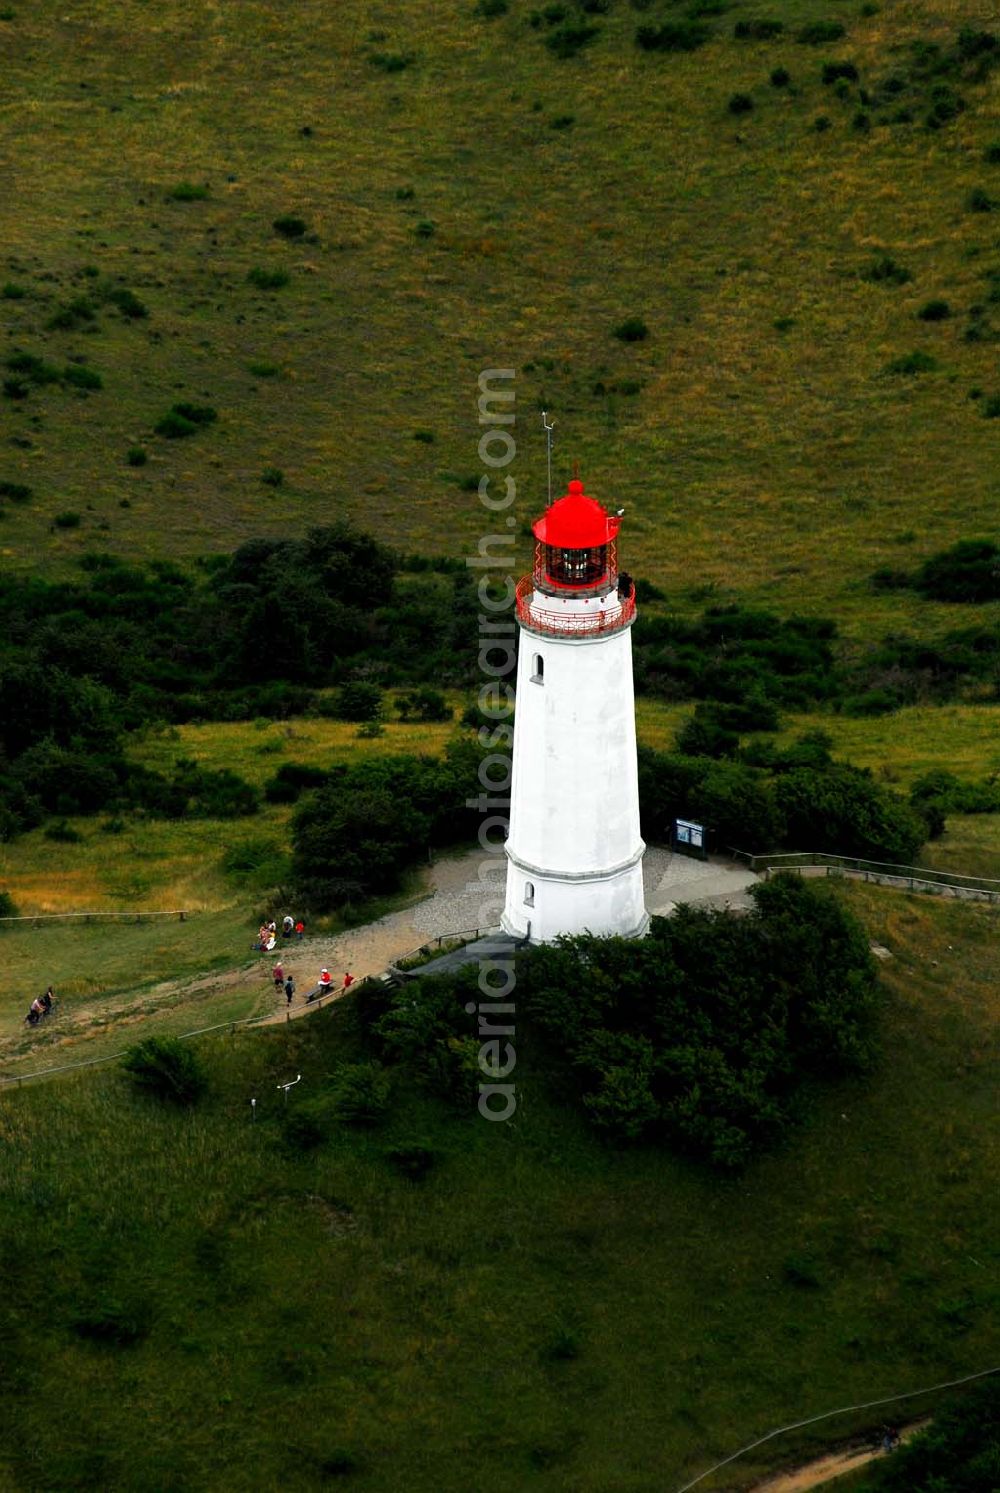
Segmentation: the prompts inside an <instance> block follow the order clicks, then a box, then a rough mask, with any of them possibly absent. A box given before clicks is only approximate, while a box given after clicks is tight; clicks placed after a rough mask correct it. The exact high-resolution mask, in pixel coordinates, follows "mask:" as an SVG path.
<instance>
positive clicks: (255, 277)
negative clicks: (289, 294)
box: [247, 265, 291, 290]
mask: <svg viewBox="0 0 1000 1493" xmlns="http://www.w3.org/2000/svg"><path fill="white" fill-rule="evenodd" d="M290 279H291V276H290V275H289V273H288V271H287V270H266V269H263V268H261V266H260V265H256V266H255V267H254V268H253V269H252V270H250V272H249V273H248V275H247V280H248V281H249V283H250V284H251V285H255V286H256V287H257V289H258V290H281V288H282V286H284V285H287V284H288V282H289V280H290Z"/></svg>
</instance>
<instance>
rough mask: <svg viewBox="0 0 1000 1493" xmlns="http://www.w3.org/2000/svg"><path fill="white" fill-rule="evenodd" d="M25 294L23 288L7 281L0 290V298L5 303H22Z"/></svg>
mask: <svg viewBox="0 0 1000 1493" xmlns="http://www.w3.org/2000/svg"><path fill="white" fill-rule="evenodd" d="M27 294H28V292H27V291H26V290H25V288H24V286H23V285H15V284H14V282H13V280H8V281H7V283H6V284H5V285H4V286H3V287H2V288H0V296H2V297H3V299H4V300H5V301H23V300H24V298H25V296H26V295H27Z"/></svg>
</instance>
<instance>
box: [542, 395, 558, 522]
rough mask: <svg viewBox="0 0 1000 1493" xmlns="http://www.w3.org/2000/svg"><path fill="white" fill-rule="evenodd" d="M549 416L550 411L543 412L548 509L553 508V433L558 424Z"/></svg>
mask: <svg viewBox="0 0 1000 1493" xmlns="http://www.w3.org/2000/svg"><path fill="white" fill-rule="evenodd" d="M547 415H548V411H547V410H542V429H543V430H544V431H545V454H546V457H547V461H548V469H549V501H548V503H547V504H546V506H547V507H548V508H551V507H552V432H553V430H554V429H555V424H556V422H555V421H554V420H552V421H550V420H548V419H547V418H546V416H547Z"/></svg>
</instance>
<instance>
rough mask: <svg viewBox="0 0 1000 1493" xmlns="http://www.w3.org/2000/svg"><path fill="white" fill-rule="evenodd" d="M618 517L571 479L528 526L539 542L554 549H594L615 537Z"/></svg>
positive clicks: (577, 481) (581, 484) (579, 483)
mask: <svg viewBox="0 0 1000 1493" xmlns="http://www.w3.org/2000/svg"><path fill="white" fill-rule="evenodd" d="M619 526H620V520H619V519H617V518H613V517H611V516H610V515H609V514H608V513H607V512H606V511H605V510H604V509H603V508H602V507H601V505H600V503H599V502H598V501H597V499H596V498H591V497H588V496H587V494H586V493H585V492H584V490H583V483H582V482H580V481H579V480H577V479H576V478H574V480H573V481H572V482H571V483H570V485H569V491H568V492H567V493H566V494H565V495H564V496H563V497H561V498H559V499H558V500H557V501H556V502H555V503H553V504H552V507H551V508H547V509H546V511H545V512H544V513H543V514H542V516H541V518H539V519H536V521H535V522H534V523H533V524H532V526H531V532H532V533H533V534H534V536H535V538H536V539H538V540H540V542H541V543H542V544H548V545H551V546H552V547H553V548H554V549H570V550H583V549H594V548H595V547H596V546H598V545H603V544H608V543H609V542H610V541H611V540H612V539H614V538H615V536H616V534H617V533H618V529H619Z"/></svg>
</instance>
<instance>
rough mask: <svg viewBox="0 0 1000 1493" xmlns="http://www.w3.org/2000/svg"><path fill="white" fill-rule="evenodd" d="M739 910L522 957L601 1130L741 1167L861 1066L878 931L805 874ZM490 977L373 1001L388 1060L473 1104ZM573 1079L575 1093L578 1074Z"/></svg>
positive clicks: (564, 1064) (561, 1058)
mask: <svg viewBox="0 0 1000 1493" xmlns="http://www.w3.org/2000/svg"><path fill="white" fill-rule="evenodd" d="M754 896H755V899H756V907H755V909H754V911H753V913H751V914H750V915H748V916H746V917H742V918H734V917H730V916H727V915H725V914H723V913H715V912H706V911H701V910H697V909H692V908H682V909H681V910H680V911H679V912H678V914H677V915H676V916H674V917H671V918H657V919H654V921H653V926H652V929H651V932H650V935H649V937H648V938H646V939H644V940H642V941H640V942H639V943H636V942H635V941H631V940H625V939H618V938H592V937H587V936H584V937H575V938H565V939H561V940H560V941H559V942H558V943H557V944H555V945H548V946H546V947H542V948H538V949H532V950H531V951H529V952H528V953H527V954H526V955H524V956H522V959H521V960H520V961H519V966H520V967H519V979H518V990H519V1012H520V1018H519V1019H521V1020H522V1021H523V1019H524V1018H527V1022H528V1024H529V1029H530V1028H534V1029H535V1030H536V1032H538V1033H539V1034H541V1036H542V1038H543V1041H544V1042H545V1044H546V1047H548V1046H549V1042H551V1049H550V1050H549V1051H547V1052H546V1056H545V1062H544V1068H545V1071H546V1072H547V1073H556V1074H559V1073H560V1071H562V1073H563V1075H564V1076H565V1078H566V1079H567V1080H570V1081H571V1086H572V1089H573V1090H574V1091H575V1092H577V1093H579V1094H580V1095H581V1097H582V1100H583V1105H584V1108H585V1110H586V1112H587V1115H588V1117H589V1118H590V1120H591V1121H592V1122H593V1124H594V1125H595V1126H596V1127H597V1128H598V1129H599V1130H601V1131H602V1132H603V1133H605V1134H606V1135H607V1136H609V1137H610V1138H613V1139H615V1140H636V1139H640V1138H648V1139H651V1140H662V1141H666V1142H667V1143H669V1144H671V1145H673V1146H676V1147H678V1148H680V1149H682V1150H684V1151H686V1152H689V1153H692V1154H694V1155H696V1156H698V1157H701V1158H703V1159H706V1160H708V1161H710V1162H711V1163H713V1164H714V1165H717V1166H723V1167H736V1166H741V1165H743V1164H744V1163H745V1162H746V1161H747V1160H748V1159H749V1158H750V1156H751V1155H752V1154H753V1152H754V1151H755V1150H756V1149H758V1148H759V1147H760V1146H762V1145H764V1144H766V1143H768V1142H771V1141H774V1140H775V1139H776V1138H777V1137H778V1136H780V1134H781V1133H782V1131H783V1130H784V1129H785V1128H786V1127H787V1126H788V1125H789V1123H790V1121H791V1118H792V1114H793V1105H794V1098H795V1093H796V1090H797V1089H798V1088H799V1086H800V1085H801V1084H802V1082H803V1081H804V1080H806V1079H809V1078H813V1077H823V1078H829V1077H832V1076H836V1075H837V1074H839V1073H844V1072H850V1071H855V1070H857V1069H858V1068H861V1067H863V1066H864V1065H865V1064H866V1063H867V1062H868V1061H869V1059H870V1057H871V1055H872V1051H873V1044H874V1035H873V1025H874V1023H873V1015H874V1010H875V1004H876V983H875V970H874V966H873V961H872V957H871V955H870V953H869V951H868V940H867V937H866V935H865V933H864V930H863V929H862V928H861V927H860V925H859V924H858V923H857V922H856V921H855V920H854V919H853V918H852V917H851V916H850V915H849V914H848V913H847V912H845V911H844V910H843V909H842V908H841V907H840V905H839V904H838V903H837V902H836V901H835V900H833V899H832V898H831V897H830V896H829V895H828V894H825V893H822V892H819V891H817V890H815V889H814V888H813V887H812V886H811V885H810V884H809V883H807V882H804V881H803V880H802V879H801V878H799V877H795V876H779V877H776V878H775V879H774V880H773V881H771V882H769V883H767V884H762V885H760V886H758V887H757V888H756V889H755V892H754ZM479 998H480V997H479V994H478V991H477V985H476V971H475V970H474V969H473V970H470V971H465V972H463V973H462V974H460V975H459V976H456V977H454V978H444V977H434V976H425V977H423V978H421V979H420V980H416V981H411V982H410V983H408V984H407V985H406V986H405V987H404V988H403V989H402V990H399V991H395V992H386V991H384V990H381V989H379V990H373V991H372V992H371V993H370V994H365V993H364V992H362V995H361V996H359V1006H360V1007H361V1008H364V1007H365V1006H366V1005H367V1006H368V1007H369V1009H367V1010H366V1011H365V1012H364V1021H363V1026H364V1028H365V1029H366V1030H367V1032H368V1034H369V1040H370V1041H371V1042H372V1044H373V1045H374V1047H375V1050H376V1051H377V1052H378V1054H379V1055H380V1056H381V1057H383V1058H384V1059H386V1060H388V1061H390V1062H394V1063H403V1064H406V1065H407V1066H408V1067H409V1068H410V1070H411V1072H412V1073H413V1074H414V1076H415V1077H417V1078H418V1080H419V1081H420V1082H422V1083H424V1084H425V1085H427V1086H428V1087H430V1088H431V1089H433V1090H434V1091H435V1092H437V1093H439V1094H441V1095H442V1096H444V1097H446V1098H448V1099H449V1100H451V1101H453V1102H458V1103H462V1104H468V1103H469V1102H470V1100H472V1099H473V1096H474V1093H475V1085H476V1082H477V1062H476V1054H477V1049H478V1041H477V1039H476V1035H475V1029H474V1020H475V1018H474V1017H470V1015H469V1014H468V1009H467V1008H468V1007H471V1008H473V1009H474V1008H475V1006H476V1004H477V1001H478V999H479ZM566 1087H567V1088H568V1087H570V1084H569V1083H567V1085H566Z"/></svg>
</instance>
